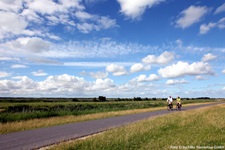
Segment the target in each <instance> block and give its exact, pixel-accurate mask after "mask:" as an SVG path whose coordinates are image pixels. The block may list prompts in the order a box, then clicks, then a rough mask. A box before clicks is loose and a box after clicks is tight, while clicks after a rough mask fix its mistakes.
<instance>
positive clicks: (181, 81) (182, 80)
mask: <svg viewBox="0 0 225 150" xmlns="http://www.w3.org/2000/svg"><path fill="white" fill-rule="evenodd" d="M187 83H188V81H186V80H184V79H181V80H173V79H170V80H167V81H166V84H168V85H174V84H187Z"/></svg>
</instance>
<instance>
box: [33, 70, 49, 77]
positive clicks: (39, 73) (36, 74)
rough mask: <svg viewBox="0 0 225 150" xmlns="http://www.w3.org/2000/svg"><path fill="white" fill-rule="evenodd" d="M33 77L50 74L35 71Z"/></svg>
mask: <svg viewBox="0 0 225 150" xmlns="http://www.w3.org/2000/svg"><path fill="white" fill-rule="evenodd" d="M31 73H32V74H33V76H47V75H48V74H47V73H46V72H44V71H43V70H38V71H33V72H31Z"/></svg>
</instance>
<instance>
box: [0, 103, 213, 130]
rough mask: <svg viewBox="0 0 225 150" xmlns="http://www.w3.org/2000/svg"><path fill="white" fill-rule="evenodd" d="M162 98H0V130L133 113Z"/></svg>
mask: <svg viewBox="0 0 225 150" xmlns="http://www.w3.org/2000/svg"><path fill="white" fill-rule="evenodd" d="M211 101H217V100H215V99H213V100H183V101H182V103H183V104H184V105H186V104H192V103H202V102H211ZM165 104H166V102H165V100H148V101H146V100H145V101H105V102H72V101H65V100H61V99H60V101H52V102H49V101H32V100H30V101H28V100H26V101H24V100H19V101H15V100H14V101H1V102H0V110H1V111H0V134H5V133H10V132H16V131H24V130H29V129H35V128H41V127H48V126H55V125H60V124H66V123H72V122H79V121H86V120H92V119H100V118H107V117H113V116H119V115H126V114H132V113H141V112H147V111H154V110H156V109H165V106H166V105H165Z"/></svg>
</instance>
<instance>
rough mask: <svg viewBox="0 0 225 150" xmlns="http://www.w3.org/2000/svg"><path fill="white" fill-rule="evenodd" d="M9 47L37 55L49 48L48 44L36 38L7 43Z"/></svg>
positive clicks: (19, 39)
mask: <svg viewBox="0 0 225 150" xmlns="http://www.w3.org/2000/svg"><path fill="white" fill-rule="evenodd" d="M8 44H9V45H11V46H13V49H19V50H22V51H23V50H27V51H30V52H34V53H38V52H42V51H46V50H48V48H49V45H50V42H48V41H44V40H43V39H41V38H38V37H32V38H29V37H27V38H18V39H16V40H15V41H11V42H8Z"/></svg>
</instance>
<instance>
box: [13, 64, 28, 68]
mask: <svg viewBox="0 0 225 150" xmlns="http://www.w3.org/2000/svg"><path fill="white" fill-rule="evenodd" d="M27 67H28V66H26V65H21V64H15V65H12V66H11V68H27Z"/></svg>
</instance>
